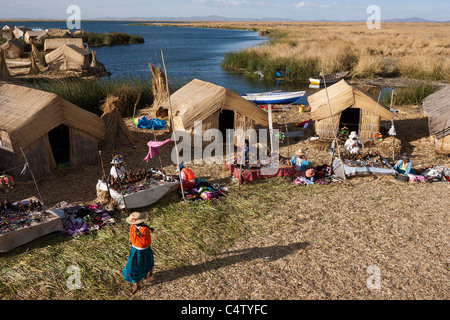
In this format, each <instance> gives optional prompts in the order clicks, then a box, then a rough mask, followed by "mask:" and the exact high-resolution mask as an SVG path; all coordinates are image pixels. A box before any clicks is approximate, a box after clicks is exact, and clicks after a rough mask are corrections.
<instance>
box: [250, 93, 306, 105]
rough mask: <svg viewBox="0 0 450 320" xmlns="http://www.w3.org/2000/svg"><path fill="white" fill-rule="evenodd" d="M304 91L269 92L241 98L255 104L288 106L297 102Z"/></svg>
mask: <svg viewBox="0 0 450 320" xmlns="http://www.w3.org/2000/svg"><path fill="white" fill-rule="evenodd" d="M305 93H306V91H294V92H283V91H271V92H262V93H247V94H245V95H243V96H242V98H244V99H246V100H248V101H251V102H254V103H257V104H289V103H294V102H296V101H297V100H299V99H300V98H301V97H303V95H304V94H305Z"/></svg>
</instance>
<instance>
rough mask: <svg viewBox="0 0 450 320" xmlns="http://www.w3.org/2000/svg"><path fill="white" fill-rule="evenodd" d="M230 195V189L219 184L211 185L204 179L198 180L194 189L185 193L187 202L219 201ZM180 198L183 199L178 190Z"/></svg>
mask: <svg viewBox="0 0 450 320" xmlns="http://www.w3.org/2000/svg"><path fill="white" fill-rule="evenodd" d="M183 187H184V185H183ZM227 193H228V188H226V187H222V186H220V185H219V184H214V185H211V184H210V183H209V182H208V181H206V180H204V179H200V178H197V179H196V184H195V186H194V187H192V188H190V189H189V190H185V191H184V197H185V198H186V200H192V201H203V200H211V199H218V198H219V197H221V196H224V195H226V194H227ZM178 197H179V198H182V197H183V195H182V194H181V190H178Z"/></svg>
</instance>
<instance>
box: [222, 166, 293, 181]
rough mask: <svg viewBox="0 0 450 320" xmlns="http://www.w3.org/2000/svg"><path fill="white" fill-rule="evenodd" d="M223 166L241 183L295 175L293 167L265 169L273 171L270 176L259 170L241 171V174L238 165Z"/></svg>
mask: <svg viewBox="0 0 450 320" xmlns="http://www.w3.org/2000/svg"><path fill="white" fill-rule="evenodd" d="M225 166H226V167H227V168H228V169H230V170H231V173H232V174H233V176H235V177H236V178H237V179H240V180H241V182H244V181H252V180H260V179H265V178H273V177H289V176H294V175H295V168H294V166H280V167H279V168H278V169H273V170H272V168H267V169H268V170H271V171H274V172H273V173H271V174H265V173H264V172H263V170H261V169H243V170H242V174H241V171H240V170H239V168H240V165H236V164H231V163H228V162H225Z"/></svg>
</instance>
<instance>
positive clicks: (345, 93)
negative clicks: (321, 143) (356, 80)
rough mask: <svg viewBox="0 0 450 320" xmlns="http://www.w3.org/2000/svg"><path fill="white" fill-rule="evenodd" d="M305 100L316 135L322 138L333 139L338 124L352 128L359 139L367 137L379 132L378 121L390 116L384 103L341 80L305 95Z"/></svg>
mask: <svg viewBox="0 0 450 320" xmlns="http://www.w3.org/2000/svg"><path fill="white" fill-rule="evenodd" d="M327 91H328V96H327ZM328 101H329V105H328ZM308 102H309V105H310V107H311V119H312V120H314V126H315V130H316V134H317V135H318V136H319V137H321V138H326V139H331V138H334V137H335V134H337V132H338V130H339V129H340V128H342V127H347V128H349V130H350V131H356V132H357V133H358V135H359V137H360V138H361V139H366V140H367V139H371V138H372V137H371V136H372V134H373V133H375V132H379V131H380V124H381V120H389V121H390V120H392V119H393V118H394V114H393V113H392V112H391V111H390V110H389V108H388V107H387V106H385V105H384V104H383V103H381V102H378V101H377V99H375V98H374V97H373V96H372V95H370V94H368V93H367V92H365V91H364V90H363V89H361V88H358V87H356V86H354V85H352V84H350V83H348V82H346V81H345V80H341V81H339V82H338V83H336V84H333V85H331V86H330V87H328V88H327V89H323V90H321V91H319V92H317V93H315V94H313V95H311V96H309V97H308ZM330 109H331V113H330Z"/></svg>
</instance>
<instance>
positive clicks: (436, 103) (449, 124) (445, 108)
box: [422, 85, 450, 139]
mask: <svg viewBox="0 0 450 320" xmlns="http://www.w3.org/2000/svg"><path fill="white" fill-rule="evenodd" d="M422 107H423V110H424V111H425V112H426V113H427V115H428V127H429V130H430V135H435V136H436V138H438V139H441V138H443V137H445V136H447V135H449V134H450V85H447V86H445V87H444V88H442V89H440V90H438V91H436V92H435V93H433V94H431V95H429V96H428V97H426V98H425V99H424V100H423V101H422Z"/></svg>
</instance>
